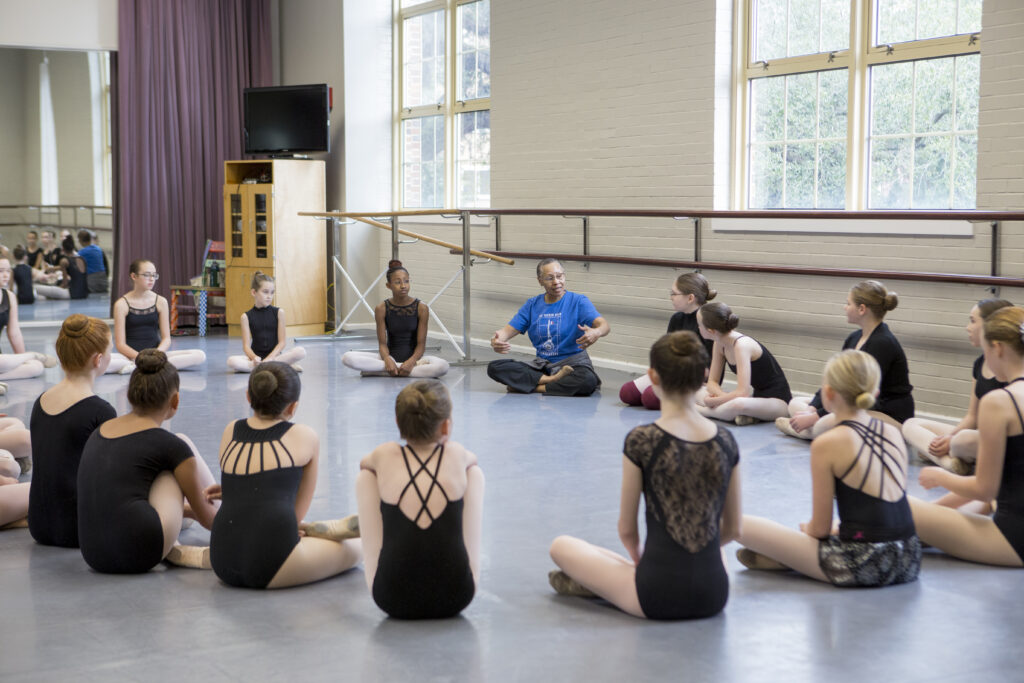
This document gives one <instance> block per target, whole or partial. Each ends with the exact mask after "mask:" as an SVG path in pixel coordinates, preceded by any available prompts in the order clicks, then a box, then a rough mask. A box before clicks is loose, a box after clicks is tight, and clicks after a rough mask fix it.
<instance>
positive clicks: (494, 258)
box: [299, 211, 516, 266]
mask: <svg viewBox="0 0 1024 683" xmlns="http://www.w3.org/2000/svg"><path fill="white" fill-rule="evenodd" d="M442 213H446V214H447V213H451V212H449V211H427V212H421V213H419V215H427V214H430V215H440V214H442ZM299 215H300V216H313V217H316V218H351V219H353V220H357V221H359V222H360V223H366V224H367V225H372V226H374V227H376V228H380V229H381V230H391V229H392V228H391V226H390V225H388V224H387V223H381V222H379V221H375V220H373V219H371V218H366V217H365V214H354V213H342V212H337V211H331V212H327V213H314V212H308V211H300V212H299ZM398 234H399V235H405V236H406V237H412V238H413V239H418V240H422V241H424V242H429V243H430V244H436V245H437V246H439V247H446V248H447V249H450V250H451V251H452V252H453V253H456V254H461V253H462V247H460V246H459V245H457V244H453V243H451V242H445V241H444V240H439V239H436V238H434V237H427V236H426V235H421V234H420V233H418V232H410V231H409V230H402V229H399V230H398ZM469 253H470V254H472V255H473V256H479V257H480V258H486V259H491V260H492V261H497V262H498V263H504V264H505V265H507V266H513V265H515V263H516V262H515V260H514V259H510V258H506V257H504V256H498V255H496V254H491V253H488V252H486V251H479V250H477V249H470V250H469Z"/></svg>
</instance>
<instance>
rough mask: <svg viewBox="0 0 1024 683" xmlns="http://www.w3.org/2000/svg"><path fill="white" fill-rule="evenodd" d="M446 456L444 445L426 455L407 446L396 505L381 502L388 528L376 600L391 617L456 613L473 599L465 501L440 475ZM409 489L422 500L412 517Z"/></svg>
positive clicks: (376, 578) (375, 588)
mask: <svg viewBox="0 0 1024 683" xmlns="http://www.w3.org/2000/svg"><path fill="white" fill-rule="evenodd" d="M435 456H436V459H435ZM443 458H444V446H443V445H442V444H438V445H437V446H436V447H435V448H434V450H433V451H431V453H430V455H429V456H427V458H426V459H424V458H421V457H420V455H419V454H418V453H416V451H414V450H413V449H412V448H411V447H410V446H403V447H402V459H403V461H404V462H405V468H406V471H407V472H408V474H409V482H408V483H407V484H406V485H405V487H404V488H403V489H402V492H401V493H400V494H399V496H398V502H397V503H396V504H394V505H391V504H389V503H385V502H383V501H381V504H380V512H381V518H382V520H383V523H384V527H383V538H382V543H381V550H380V559H379V560H378V564H377V573H376V575H375V576H374V579H373V600H374V602H376V603H377V606H379V607H380V608H381V609H382V610H384V611H385V612H387V613H388V614H389V615H391V616H392V617H397V618H400V619H439V618H444V617H452V616H455V615H456V614H458V613H459V612H461V611H462V610H463V609H464V608H465V607H466V605H468V604H469V603H470V601H471V600H472V599H473V593H474V591H475V585H474V581H473V573H472V571H471V569H470V566H469V554H468V553H467V551H466V544H465V541H464V539H463V536H462V509H463V500H462V499H461V498H460V499H458V500H452V499H451V498H450V497H449V496H448V492H447V491H445V490H444V487H443V486H442V485H441V482H439V481H438V480H437V475H438V473H439V472H440V470H441V461H442V459H443ZM413 463H415V468H414V467H413ZM431 468H432V469H431ZM421 473H426V475H427V476H428V477H429V479H430V483H429V485H427V486H426V487H425V489H424V488H422V487H421V486H420V484H419V483H418V482H417V480H416V478H417V477H418V476H419V475H420V474H421ZM435 491H436V492H439V493H440V494H441V495H442V496H444V500H445V507H444V510H442V511H441V513H440V514H437V515H435V514H434V513H432V512H431V511H430V508H429V502H430V499H431V496H432V495H433V494H434V493H435ZM407 494H408V495H415V496H416V497H417V498H419V501H420V507H419V510H418V511H417V512H416V515H415V516H414V517H413V518H412V519H410V518H409V517H407V516H406V515H405V513H404V512H402V510H401V505H402V500H403V499H404V498H405V496H406V495H407ZM424 519H426V520H428V521H429V525H428V526H427V527H426V528H423V527H421V526H420V522H421V521H423V520H424Z"/></svg>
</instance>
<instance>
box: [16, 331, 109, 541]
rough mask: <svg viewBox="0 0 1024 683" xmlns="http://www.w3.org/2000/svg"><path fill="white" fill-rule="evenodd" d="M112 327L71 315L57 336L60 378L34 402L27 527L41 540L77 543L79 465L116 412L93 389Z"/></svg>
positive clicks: (106, 360)
mask: <svg viewBox="0 0 1024 683" xmlns="http://www.w3.org/2000/svg"><path fill="white" fill-rule="evenodd" d="M110 348H111V347H110V328H109V327H107V325H106V323H104V322H103V321H102V320H100V319H98V318H90V317H88V316H84V315H82V314H81V313H75V314H74V315H71V316H69V317H68V318H67V319H66V320H65V321H64V324H63V325H61V328H60V334H59V335H58V336H57V358H58V359H59V360H60V366H61V369H62V370H63V371H64V379H63V381H61V382H60V383H59V384H57V385H55V386H53V387H51V388H49V389H47V390H46V391H45V392H43V394H42V395H41V396H40V397H39V398H38V399H36V402H35V405H34V406H32V418H31V421H30V422H29V425H30V429H31V431H32V460H33V461H34V467H35V471H34V472H33V473H32V490H31V493H30V494H29V517H28V528H29V531H31V532H32V538H34V539H35V540H36V542H37V543H41V544H42V545H55V546H61V547H64V548H77V547H78V466H79V462H80V461H81V459H82V450H83V449H84V448H85V444H86V442H87V441H88V440H89V437H90V436H91V435H92V433H93V432H94V431H95V430H96V428H97V427H99V426H100V425H101V424H103V423H104V422H106V421H107V420H112V419H114V418H115V417H117V412H116V411H115V410H114V408H113V407H112V406H111V405H110V404H109V403H107V402H106V401H104V400H103V399H102V398H100V397H99V396H96V394H95V393H93V385H94V384H95V382H96V378H97V377H99V376H100V375H102V374H103V373H104V372H105V371H106V369H107V365H108V364H109V363H110Z"/></svg>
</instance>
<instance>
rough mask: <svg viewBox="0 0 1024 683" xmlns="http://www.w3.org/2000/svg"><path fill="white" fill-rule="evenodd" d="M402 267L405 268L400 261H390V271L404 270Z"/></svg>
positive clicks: (394, 259)
mask: <svg viewBox="0 0 1024 683" xmlns="http://www.w3.org/2000/svg"><path fill="white" fill-rule="evenodd" d="M402 267H403V266H402V262H401V261H399V260H398V259H396V258H393V259H391V260H390V261H388V270H394V269H395V268H402Z"/></svg>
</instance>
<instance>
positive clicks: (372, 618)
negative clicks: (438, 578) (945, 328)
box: [0, 328, 1024, 683]
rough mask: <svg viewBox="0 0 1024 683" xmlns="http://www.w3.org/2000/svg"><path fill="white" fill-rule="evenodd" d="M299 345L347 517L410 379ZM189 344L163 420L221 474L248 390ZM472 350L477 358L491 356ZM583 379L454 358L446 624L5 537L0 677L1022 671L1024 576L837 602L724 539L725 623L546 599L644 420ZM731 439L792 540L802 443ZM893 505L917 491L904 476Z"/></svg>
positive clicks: (306, 389) (307, 418)
mask: <svg viewBox="0 0 1024 683" xmlns="http://www.w3.org/2000/svg"><path fill="white" fill-rule="evenodd" d="M25 336H26V341H27V343H28V346H29V348H33V349H43V348H45V349H46V350H47V352H49V353H53V339H54V337H55V336H56V329H55V328H50V329H45V328H29V329H26V330H25ZM5 346H6V343H5ZM305 346H306V348H307V350H308V351H309V357H308V358H307V359H306V360H305V361H304V362H303V366H304V367H305V372H304V373H303V375H302V381H303V395H302V403H301V406H300V408H299V414H298V416H297V420H299V421H302V422H305V423H307V424H310V425H312V426H313V427H314V428H315V429H316V430H317V431H318V432H319V433H320V435H321V443H322V451H321V469H320V482H319V484H318V487H317V494H316V498H315V500H314V502H313V507H312V509H311V511H310V517H311V518H326V517H338V516H341V515H345V514H348V513H350V512H353V511H354V510H355V495H354V490H353V488H354V482H355V477H356V473H357V469H358V462H359V459H360V458H361V457H362V456H363V454H365V453H366V452H367V451H368V450H370V449H371V448H372V447H373V446H374V445H375V444H377V443H379V442H381V441H384V440H388V439H394V438H396V437H397V432H396V429H395V426H394V417H393V400H394V396H395V393H396V392H397V390H398V389H399V388H400V387H401V386H403V385H404V384H405V383H406V382H407V381H408V380H398V379H360V378H359V377H358V376H356V375H355V373H353V372H351V371H349V370H347V369H346V368H344V367H343V366H342V365H341V361H340V359H341V354H342V353H343V352H344V351H346V350H349V349H352V348H371V347H373V346H375V345H374V344H368V343H367V341H366V340H365V339H364V340H355V341H352V340H348V341H332V342H308V343H306V344H305ZM191 347H199V348H202V349H204V350H205V351H206V353H207V354H208V365H207V367H206V368H205V369H201V370H199V371H185V372H183V373H182V382H181V385H182V398H181V409H180V411H179V413H178V415H177V416H176V417H175V418H174V419H173V421H172V422H171V428H172V429H173V430H174V431H184V432H186V433H187V434H188V435H189V436H191V437H192V439H193V440H194V441H195V442H196V444H197V445H198V447H199V448H200V450H201V451H202V453H203V456H204V458H205V459H206V461H207V462H208V463H210V465H211V466H212V467H214V471H215V472H216V471H217V470H216V467H215V465H216V461H217V458H216V446H217V442H218V440H219V437H220V434H221V431H222V430H223V428H224V426H225V424H226V423H227V422H228V421H229V420H233V419H236V418H240V417H245V416H246V415H247V410H246V409H247V406H246V402H245V386H246V381H247V376H245V375H234V374H228V372H227V371H226V370H225V369H224V368H225V366H224V361H225V358H226V356H227V355H228V352H229V351H230V352H235V353H237V352H238V350H239V344H238V341H237V340H229V339H227V337H225V336H211V337H207V338H205V339H199V338H197V337H183V338H177V339H176V340H175V348H191ZM474 353H476V354H479V355H480V356H481V357H482V358H483V359H485V360H488V359H491V358H493V354H492V353H491V352H490V350H488V349H479V350H474ZM443 355H446V356H448V355H449V354H447V353H444V354H443ZM59 376H60V371H59V369H51V370H47V371H46V374H45V375H44V376H43V377H42V378H39V379H35V380H22V381H18V382H13V383H11V384H10V390H9V392H8V395H7V396H6V397H3V398H0V411H2V412H6V413H8V414H10V415H14V416H17V417H20V418H22V419H24V420H25V421H26V422H27V421H28V416H29V412H30V410H31V406H32V401H33V400H34V399H35V397H36V396H37V395H38V394H39V393H40V392H42V391H43V389H44V388H45V387H46V386H48V385H50V384H52V383H54V382H56V381H57V380H58V379H59ZM601 376H602V378H603V379H604V382H605V388H604V389H603V391H602V392H601V394H600V395H595V396H593V397H591V398H583V399H567V398H548V397H543V396H538V395H529V396H526V395H510V394H506V393H505V392H504V391H503V390H502V388H501V387H499V386H497V385H495V384H494V383H492V382H491V381H490V380H488V378H487V375H486V373H485V369H484V368H483V367H481V366H475V367H453V368H452V369H451V371H450V372H449V374H448V375H447V376H446V377H445V378H444V382H445V384H447V386H448V387H449V389H450V390H451V393H452V396H453V399H454V405H455V414H454V418H455V438H456V439H457V440H459V441H461V442H462V443H464V444H465V445H466V446H467V447H468V448H470V449H471V450H473V451H475V452H476V453H477V455H478V456H479V458H480V463H481V465H482V467H483V470H484V473H485V475H486V477H487V494H486V499H485V506H484V531H483V553H482V565H483V569H482V573H483V575H482V579H481V586H480V587H479V590H478V592H477V595H476V598H475V599H474V601H473V603H472V604H471V605H470V606H469V608H468V609H467V610H466V611H465V612H464V614H463V616H462V617H461V618H458V619H452V620H447V621H435V622H418V623H417V622H400V621H394V620H390V619H387V618H385V616H384V614H383V613H382V612H380V611H379V610H378V609H377V607H376V606H375V605H374V603H373V601H372V599H371V597H370V595H369V593H368V592H367V589H366V584H365V582H364V576H363V572H362V570H361V569H358V568H357V569H355V570H353V571H350V572H349V573H347V574H345V575H342V576H339V577H336V578H333V579H330V580H327V581H324V582H321V583H319V584H315V585H312V586H306V587H301V588H293V589H288V590H282V591H276V592H274V591H266V592H262V591H247V590H240V589H234V588H228V587H226V586H224V585H221V584H220V583H219V582H218V580H217V578H216V577H215V576H214V574H213V573H212V572H205V571H196V570H188V569H178V568H171V567H168V566H160V567H159V568H157V569H156V570H154V571H152V572H150V573H149V574H146V575H142V576H104V575H100V574H95V573H93V572H92V571H90V570H89V569H88V568H87V567H86V565H85V564H84V562H83V561H82V559H81V557H80V556H79V554H78V553H77V552H76V551H73V550H63V549H56V548H47V547H43V546H38V545H36V544H35V543H33V541H32V539H31V537H30V536H29V533H28V531H27V530H25V529H19V530H13V531H6V532H2V533H0V680H3V681H5V682H7V683H14V682H15V681H38V680H45V681H52V680H75V681H110V680H139V681H164V680H167V681H217V680H245V681H269V680H293V681H313V680H360V681H377V680H380V681H433V680H446V681H448V680H454V681H484V680H487V681H577V680H591V681H605V680H607V681H652V680H665V681H668V680H686V681H775V680H778V681H866V680H878V681H888V680H893V681H902V682H907V683H909V682H910V681H930V682H935V681H960V680H1020V679H1021V676H1022V674H1021V670H1020V665H1021V661H1022V659H1021V654H1020V644H1019V637H1020V634H1021V633H1022V632H1024V610H1022V608H1021V605H1022V599H1021V593H1022V591H1021V587H1022V586H1024V572H1021V571H1016V570H1006V569H994V568H988V567H982V566H977V565H972V564H968V563H966V562H960V561H957V560H952V559H948V558H945V557H942V556H939V555H937V554H933V553H932V552H931V551H926V558H925V560H924V564H923V569H922V575H921V579H920V580H919V581H917V582H916V583H913V584H910V585H905V586H897V587H892V588H884V589H852V590H840V589H835V588H831V587H829V586H826V585H822V584H818V583H816V582H814V581H811V580H809V579H803V578H800V577H797V576H795V575H787V574H778V573H757V572H750V571H746V570H744V569H743V568H742V567H741V566H740V565H739V563H738V562H737V561H736V559H735V550H736V547H737V546H736V545H735V544H733V545H731V546H729V547H727V548H726V549H725V553H726V557H727V561H728V569H729V572H730V579H731V595H730V599H729V604H728V606H727V607H726V609H725V612H724V613H723V614H721V615H719V616H717V617H715V618H712V619H708V620H704V621H697V622H691V623H654V622H650V623H649V622H645V621H642V620H638V619H635V618H632V617H629V616H627V615H625V614H622V613H620V612H618V611H617V610H615V609H612V608H609V607H608V606H607V605H604V604H601V603H597V602H592V601H587V600H581V599H572V598H562V597H558V596H556V595H555V594H554V593H553V592H552V591H551V589H550V588H549V587H548V584H547V572H548V570H549V569H551V568H552V563H551V561H550V559H549V558H548V556H547V547H548V544H549V543H550V541H551V539H552V538H554V537H555V536H556V535H558V534H562V533H567V534H573V535H577V536H581V537H583V538H586V539H588V540H590V541H594V542H597V543H600V544H603V545H606V546H607V547H610V548H615V549H617V550H618V549H619V544H618V540H617V535H616V528H615V525H616V519H617V516H618V490H619V479H620V472H621V455H620V453H621V444H622V440H623V437H624V436H625V434H626V432H627V431H629V429H630V428H632V427H634V426H636V425H638V424H642V423H644V422H648V421H651V420H652V419H654V418H655V417H656V415H655V414H654V413H650V412H647V411H645V410H642V409H637V408H625V407H623V406H622V405H621V404H620V403H619V402H618V397H617V392H618V386H619V385H620V384H621V382H622V381H624V380H625V379H627V378H628V376H627V375H626V374H624V373H621V372H613V371H608V370H605V371H602V372H601ZM126 383H127V379H126V378H125V377H121V376H107V377H103V378H101V379H100V380H99V382H98V385H97V392H98V393H99V394H100V395H101V396H103V397H104V398H106V399H107V400H108V401H110V402H111V403H112V404H113V405H114V406H115V407H116V408H117V409H118V412H123V411H125V410H126V409H127V405H126V401H125V386H126ZM733 433H734V434H735V435H736V438H737V440H738V441H739V443H740V446H741V449H742V456H741V457H742V476H743V504H744V509H745V511H746V512H750V513H754V514H762V515H767V516H769V517H772V518H774V519H777V520H779V521H781V522H783V523H786V524H790V525H794V526H795V525H796V524H797V523H799V522H801V521H805V520H806V519H807V517H808V516H809V512H810V489H809V472H808V448H807V444H806V443H803V442H798V441H796V440H794V439H789V438H786V437H783V436H782V435H780V434H778V433H777V432H776V430H775V428H774V427H773V426H771V425H754V426H749V427H740V428H733ZM916 469H917V465H915V472H916ZM914 479H915V482H916V474H915V475H914ZM911 491H912V493H916V494H919V495H925V496H926V497H934V494H930V493H925V494H922V492H921V489H920V487H919V486H917V485H916V483H915V484H914V485H913V486H912V489H911ZM182 539H183V541H184V542H186V543H189V542H190V543H204V542H205V539H208V534H207V533H206V532H205V531H204V530H202V529H199V528H193V529H189V530H188V531H186V532H185V533H184V534H183V536H182Z"/></svg>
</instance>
